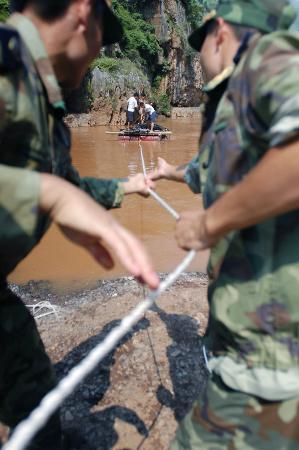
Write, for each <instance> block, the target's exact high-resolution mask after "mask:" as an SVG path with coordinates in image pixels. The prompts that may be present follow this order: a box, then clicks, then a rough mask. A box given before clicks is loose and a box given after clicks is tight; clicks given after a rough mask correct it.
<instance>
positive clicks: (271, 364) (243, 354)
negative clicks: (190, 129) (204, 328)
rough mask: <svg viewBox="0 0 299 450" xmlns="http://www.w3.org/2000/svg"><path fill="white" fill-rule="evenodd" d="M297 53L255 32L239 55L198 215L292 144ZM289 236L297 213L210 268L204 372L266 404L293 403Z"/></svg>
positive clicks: (215, 256) (212, 138) (297, 347)
mask: <svg viewBox="0 0 299 450" xmlns="http://www.w3.org/2000/svg"><path fill="white" fill-rule="evenodd" d="M298 50H299V37H298V36H297V35H295V34H291V33H287V32H276V33H272V34H268V35H265V36H261V35H260V34H258V33H257V34H255V35H253V36H251V39H250V41H249V44H248V47H247V48H245V47H243V49H242V52H241V54H239V57H238V58H237V60H236V61H235V63H236V64H235V69H234V70H233V73H232V74H231V76H230V77H229V81H228V84H227V88H226V90H225V93H224V94H223V95H222V98H221V100H220V102H219V104H218V107H217V111H216V115H215V117H214V119H213V123H212V125H211V127H210V129H209V130H208V132H207V133H205V134H204V135H203V136H202V142H201V146H200V152H199V156H198V162H199V171H200V176H199V180H200V183H201V192H202V195H203V201H204V206H205V208H208V207H209V206H210V205H212V203H213V202H215V201H216V200H217V199H218V198H219V197H220V196H221V195H222V194H223V193H225V192H226V191H228V190H229V189H230V188H231V187H233V186H234V185H236V184H237V183H238V182H239V181H241V180H242V178H243V177H244V176H246V174H247V173H248V172H249V171H250V170H251V169H252V168H253V167H254V166H255V165H256V164H257V163H258V162H259V161H260V160H261V158H262V157H263V156H264V154H265V152H267V150H268V149H270V148H273V147H277V146H281V145H283V144H285V143H287V142H288V141H289V140H291V139H294V138H297V137H298V135H299V84H298V75H297V74H298V70H299V52H298ZM219 83H220V84H222V83H223V79H220V80H219ZM217 87H218V88H219V84H217V83H216V84H215V86H214V89H217ZM210 95H211V93H210ZM269 176H271V174H269ZM193 181H194V178H193ZM298 235H299V211H298V210H296V211H292V212H290V213H288V214H283V215H280V216H277V217H274V218H273V219H271V220H267V221H265V222H263V223H259V224H257V225H256V226H253V227H250V228H247V229H244V230H241V231H234V232H232V233H230V235H228V236H226V237H225V238H223V239H221V240H220V242H219V243H218V244H217V245H216V246H215V247H214V248H213V249H212V251H211V257H210V261H209V273H210V275H211V278H212V280H214V281H213V282H212V283H211V286H210V289H209V300H210V323H209V330H208V334H207V342H208V346H209V348H210V349H211V351H212V353H213V358H212V360H211V362H210V366H211V368H213V369H214V370H215V371H216V372H217V373H218V374H220V375H221V377H222V379H223V380H224V381H225V383H226V384H227V385H229V386H230V387H232V388H235V389H239V390H241V391H245V392H249V393H253V394H255V395H259V396H261V397H264V398H268V399H271V400H274V399H283V398H287V397H292V396H293V395H299V308H298V299H297V292H298V291H299V239H298Z"/></svg>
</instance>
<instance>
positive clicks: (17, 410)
mask: <svg viewBox="0 0 299 450" xmlns="http://www.w3.org/2000/svg"><path fill="white" fill-rule="evenodd" d="M0 348H1V352H0V399H1V401H0V421H1V422H2V423H4V424H6V425H7V426H9V427H10V428H11V429H13V428H14V427H15V426H16V425H17V424H18V423H19V422H20V421H21V420H23V419H25V418H26V417H27V416H28V415H29V413H30V412H31V411H32V410H33V409H35V407H36V406H38V405H39V403H40V401H41V399H42V398H43V397H44V396H45V395H46V394H47V393H48V392H49V391H50V390H51V389H53V388H54V387H55V386H56V377H55V375H54V371H53V368H52V366H51V363H50V360H49V358H48V356H47V354H46V352H45V349H44V345H43V343H42V341H41V338H40V336H39V333H38V331H37V328H36V325H35V321H34V319H33V317H32V316H31V314H30V313H29V311H28V309H27V308H26V306H25V305H24V303H23V302H22V300H21V299H19V298H18V297H17V296H16V295H15V294H13V293H12V292H11V291H10V290H9V289H8V288H5V287H4V286H3V285H2V287H1V289H0ZM60 445H61V428H60V417H59V412H56V413H55V414H54V415H53V416H52V417H51V419H50V420H49V422H48V423H47V425H46V426H45V427H44V428H43V430H42V431H40V432H39V433H38V434H37V436H36V437H35V438H34V440H33V442H31V444H30V445H29V446H28V447H26V450H41V449H43V450H61V446H60ZM0 447H1V443H0Z"/></svg>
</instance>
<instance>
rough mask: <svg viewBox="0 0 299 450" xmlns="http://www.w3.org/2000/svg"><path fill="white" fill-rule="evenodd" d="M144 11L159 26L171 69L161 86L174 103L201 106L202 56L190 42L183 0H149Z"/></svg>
mask: <svg viewBox="0 0 299 450" xmlns="http://www.w3.org/2000/svg"><path fill="white" fill-rule="evenodd" d="M149 3H150V4H151V5H150V7H149V6H147V7H146V8H145V10H144V11H143V14H144V16H145V17H147V18H148V19H149V20H150V21H151V22H152V24H153V25H154V26H155V30H156V36H157V38H158V40H159V42H160V45H161V46H162V47H163V50H164V55H165V59H166V60H167V61H168V63H169V66H170V71H169V73H167V74H166V75H165V76H164V77H163V78H162V80H161V82H160V90H161V91H162V92H166V93H168V94H169V95H170V99H171V104H172V106H181V107H186V106H191V107H193V106H198V105H199V104H200V103H201V99H202V86H203V79H202V70H201V65H200V56H199V54H198V53H196V52H194V51H193V50H192V49H191V47H190V46H189V44H188V36H189V34H190V33H191V26H190V24H189V23H188V20H187V17H186V11H185V8H184V6H183V4H182V1H181V0H157V1H154V2H149Z"/></svg>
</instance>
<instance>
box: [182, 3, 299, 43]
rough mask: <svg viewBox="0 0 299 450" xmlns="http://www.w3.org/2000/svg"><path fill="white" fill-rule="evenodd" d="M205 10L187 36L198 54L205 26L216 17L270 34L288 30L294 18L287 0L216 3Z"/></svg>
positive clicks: (294, 12) (204, 34)
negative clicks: (204, 13)
mask: <svg viewBox="0 0 299 450" xmlns="http://www.w3.org/2000/svg"><path fill="white" fill-rule="evenodd" d="M213 3H214V2H213ZM208 9H210V11H209V13H208V14H206V15H205V16H204V17H203V20H202V22H201V25H200V26H199V28H197V29H196V30H195V31H194V32H193V33H192V34H191V36H190V37H189V43H190V45H191V46H192V47H193V48H195V49H196V50H198V51H200V49H201V46H202V44H203V42H204V39H205V36H206V32H207V24H208V23H209V22H210V21H211V20H213V19H215V18H217V17H222V18H223V19H224V20H225V21H226V22H229V23H232V24H235V25H241V26H245V27H252V28H255V29H256V30H259V31H261V32H263V33H271V32H273V31H277V30H287V29H289V28H290V26H291V25H292V23H293V22H294V20H295V18H296V15H297V14H296V10H295V8H294V7H293V6H292V5H291V4H290V2H289V1H288V0H263V1H261V0H219V1H218V5H217V7H216V8H214V9H211V8H208Z"/></svg>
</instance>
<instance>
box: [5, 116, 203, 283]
mask: <svg viewBox="0 0 299 450" xmlns="http://www.w3.org/2000/svg"><path fill="white" fill-rule="evenodd" d="M159 123H161V124H163V125H165V126H167V127H168V128H170V129H171V130H172V132H173V135H172V137H171V139H170V140H168V141H165V142H144V143H143V150H144V159H145V164H146V168H147V169H148V170H150V169H151V168H153V167H154V166H155V164H156V163H157V157H158V156H161V157H163V158H165V159H166V160H167V161H169V162H171V163H173V164H182V163H185V162H188V161H189V160H190V159H191V158H192V157H193V156H194V154H195V152H196V148H197V140H198V133H199V124H198V121H197V120H193V121H190V120H187V119H181V120H175V121H172V120H164V121H160V122H159ZM106 130H107V128H105V127H94V128H77V129H74V130H73V162H74V165H75V167H76V168H77V169H78V170H79V172H80V174H81V175H82V176H95V177H101V178H112V177H119V178H121V177H126V176H128V175H132V174H135V173H137V172H141V171H142V165H141V158H140V152H139V148H138V143H137V142H120V141H118V140H117V137H114V136H113V135H107V134H105V131H106ZM156 190H157V192H158V193H159V194H160V195H161V196H162V197H163V198H164V199H165V200H166V201H167V202H169V203H170V204H171V205H172V207H173V208H174V209H176V210H177V211H178V212H181V211H184V210H188V209H195V208H198V207H200V198H199V196H196V195H194V194H193V193H192V192H191V191H190V190H189V189H188V187H186V186H185V185H183V184H179V183H173V182H168V181H160V182H159V183H158V184H157V189H156ZM112 214H113V215H114V216H115V217H116V218H117V219H118V220H119V221H120V222H121V223H122V224H123V225H124V226H126V227H127V228H128V229H129V230H131V231H132V232H133V233H135V234H136V235H137V236H139V238H140V239H141V240H142V241H143V242H144V244H145V246H146V248H147V249H148V251H149V253H150V255H151V257H152V259H153V261H154V265H155V268H156V270H157V271H159V272H168V271H171V270H172V269H173V268H174V267H175V266H176V265H177V264H178V263H179V262H180V261H181V260H182V258H183V257H184V254H185V252H183V251H181V250H180V249H178V247H177V245H176V242H175V240H174V238H173V230H174V225H175V223H174V219H173V218H172V217H171V216H170V215H169V213H168V212H167V211H165V210H164V209H162V208H161V206H160V205H158V204H157V203H156V201H155V200H153V199H152V198H148V199H144V198H142V197H140V196H139V195H136V194H134V195H130V196H127V197H126V199H125V201H124V203H123V206H122V208H120V209H118V210H113V211H112ZM206 261H207V252H200V253H199V254H198V256H197V258H196V260H195V261H194V262H193V264H192V266H190V271H205V267H206ZM122 275H127V274H126V272H125V270H124V269H123V268H122V267H121V266H120V265H118V264H116V266H115V268H114V269H113V270H112V271H109V272H107V271H105V270H103V269H102V268H101V267H100V266H99V265H97V264H96V263H95V262H94V261H93V260H92V259H91V257H90V256H89V254H87V252H85V251H84V250H82V249H81V248H79V247H77V246H75V245H73V244H72V243H70V242H69V241H67V240H66V239H65V238H64V237H63V236H62V235H61V233H60V231H59V230H58V229H57V228H56V227H55V226H52V227H51V229H50V230H49V232H48V233H47V235H46V236H45V237H44V238H43V240H42V242H41V243H40V244H39V245H38V246H37V247H36V248H35V249H34V251H33V252H32V253H31V254H30V255H29V256H28V257H27V258H26V259H25V260H24V261H23V262H22V263H21V264H20V265H19V266H18V267H17V269H16V270H15V271H14V273H13V274H12V275H11V276H10V281H12V282H16V283H23V282H27V281H29V280H49V281H51V282H53V283H54V284H55V285H57V286H70V285H71V286H74V285H77V284H78V285H79V286H82V285H88V284H89V283H92V282H93V281H95V280H97V279H100V278H114V277H118V276H122Z"/></svg>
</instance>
